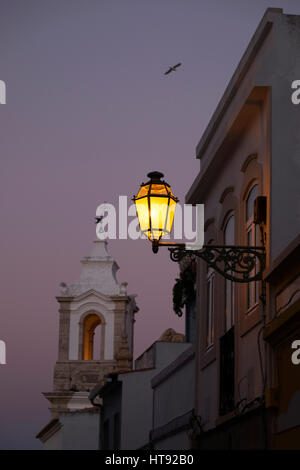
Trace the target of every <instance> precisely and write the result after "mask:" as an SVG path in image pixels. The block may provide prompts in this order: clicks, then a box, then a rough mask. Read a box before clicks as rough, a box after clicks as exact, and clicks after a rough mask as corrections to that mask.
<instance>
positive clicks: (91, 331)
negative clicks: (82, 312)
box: [82, 313, 104, 361]
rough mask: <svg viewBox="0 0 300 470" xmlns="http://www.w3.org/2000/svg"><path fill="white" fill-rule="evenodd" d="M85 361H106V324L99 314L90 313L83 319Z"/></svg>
mask: <svg viewBox="0 0 300 470" xmlns="http://www.w3.org/2000/svg"><path fill="white" fill-rule="evenodd" d="M82 326H83V348H82V356H83V357H82V359H83V360H84V361H93V360H102V359H104V322H103V320H102V319H101V317H100V316H99V315H98V314H97V313H89V314H88V315H86V316H85V318H84V319H83V325H82Z"/></svg>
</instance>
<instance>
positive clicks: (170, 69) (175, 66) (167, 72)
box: [164, 62, 181, 75]
mask: <svg viewBox="0 0 300 470" xmlns="http://www.w3.org/2000/svg"><path fill="white" fill-rule="evenodd" d="M180 66H181V62H178V64H176V65H173V67H170V68H169V69H168V70H167V71H166V72H165V73H164V75H168V74H169V73H171V72H175V71H176V69H177V68H178V67H180Z"/></svg>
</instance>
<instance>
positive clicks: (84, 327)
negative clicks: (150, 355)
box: [37, 240, 138, 448]
mask: <svg viewBox="0 0 300 470" xmlns="http://www.w3.org/2000/svg"><path fill="white" fill-rule="evenodd" d="M81 264H82V272H81V275H80V278H79V280H78V281H77V282H75V283H74V284H72V285H70V286H67V285H66V284H65V283H61V284H60V287H61V291H60V293H59V295H58V296H57V297H56V299H57V301H58V303H59V344H58V360H57V362H56V364H55V368H54V380H53V391H52V392H48V393H44V396H45V397H46V398H47V399H48V400H49V402H50V404H51V405H50V408H49V409H50V412H51V415H52V421H53V420H56V421H57V420H59V421H61V417H62V414H64V415H65V413H68V412H72V413H74V412H76V411H77V412H79V411H80V412H82V411H84V410H88V409H91V408H93V407H92V405H91V402H90V401H89V399H88V395H89V391H90V390H92V389H93V388H94V387H95V386H96V385H97V384H99V382H101V380H102V379H103V377H104V375H106V374H109V373H111V372H114V371H120V370H124V368H125V370H130V369H131V368H132V352H133V326H134V321H135V320H134V316H135V313H136V312H137V311H138V308H137V306H136V303H135V295H128V294H127V283H126V282H123V283H121V284H119V283H118V281H117V279H116V272H117V270H118V269H119V267H118V265H117V263H116V262H115V260H114V259H113V258H112V257H111V256H109V254H108V252H107V242H106V241H103V240H96V241H94V243H93V249H92V252H91V254H90V256H86V257H85V258H83V260H82V261H81ZM96 336H97V338H96ZM124 348H125V350H126V351H125V352H126V354H124ZM124 357H125V358H126V361H125V363H124ZM94 411H95V410H94ZM56 424H57V423H56ZM47 426H49V425H47ZM47 426H46V428H47ZM46 428H44V429H46ZM48 431H49V430H48V428H47V433H48V434H49V432H48ZM37 437H38V438H39V439H41V440H42V442H44V440H45V435H44V434H43V430H42V431H41V432H40V433H39V434H38V436H37ZM45 442H46V441H45ZM45 447H47V446H45ZM62 448H63V447H62Z"/></svg>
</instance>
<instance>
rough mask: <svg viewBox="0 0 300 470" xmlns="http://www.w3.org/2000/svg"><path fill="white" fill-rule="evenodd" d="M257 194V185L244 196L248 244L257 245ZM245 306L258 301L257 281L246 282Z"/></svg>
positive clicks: (250, 305)
mask: <svg viewBox="0 0 300 470" xmlns="http://www.w3.org/2000/svg"><path fill="white" fill-rule="evenodd" d="M257 195H258V185H257V184H255V185H254V186H252V188H251V189H250V191H249V193H248V196H247V198H246V211H245V212H246V235H247V244H248V245H249V246H258V226H257V225H255V223H254V201H255V199H256V198H257ZM247 290H248V292H247V308H248V309H250V308H252V307H253V306H254V305H256V304H257V302H258V285H257V282H249V283H248V289H247Z"/></svg>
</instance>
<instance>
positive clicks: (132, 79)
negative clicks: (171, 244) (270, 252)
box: [0, 0, 300, 449]
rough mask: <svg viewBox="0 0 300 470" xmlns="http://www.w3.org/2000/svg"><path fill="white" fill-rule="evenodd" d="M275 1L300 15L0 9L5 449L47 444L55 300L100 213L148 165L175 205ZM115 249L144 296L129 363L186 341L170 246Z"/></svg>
mask: <svg viewBox="0 0 300 470" xmlns="http://www.w3.org/2000/svg"><path fill="white" fill-rule="evenodd" d="M269 6H272V7H281V8H283V10H284V12H285V13H294V14H300V3H299V0H291V1H287V0H283V1H277V0H272V3H271V4H270V3H269V1H264V0H253V1H251V2H250V1H249V0H225V1H224V0H185V1H184V0H26V1H24V0H19V1H17V0H0V80H4V81H5V82H6V86H7V104H6V105H0V132H1V143H0V152H1V153H0V155H1V166H0V177H1V184H0V194H1V198H0V213H1V235H0V236H1V266H2V268H1V281H0V285H1V314H0V340H4V341H5V342H6V346H7V364H6V365H0V449H34V448H36V449H39V448H41V445H40V443H39V441H37V440H36V439H35V435H36V433H37V432H38V431H39V430H40V429H41V428H42V427H43V426H44V425H45V424H46V423H47V422H48V420H49V419H50V414H49V412H48V410H47V407H48V402H47V401H46V399H45V398H43V396H42V394H41V392H43V391H51V390H52V387H53V384H52V375H53V367H54V364H55V361H56V360H57V351H58V319H59V313H58V303H57V301H56V299H55V296H56V295H58V294H59V284H60V282H61V281H64V282H66V283H68V284H70V283H72V282H74V281H76V280H77V279H78V277H79V275H80V270H81V266H80V260H81V259H82V258H83V257H84V256H86V255H89V253H90V251H91V249H92V242H93V240H94V239H95V238H96V233H95V224H94V216H95V213H96V208H97V206H98V205H99V204H101V203H102V202H103V201H108V202H111V203H114V204H115V203H117V201H118V197H119V195H127V196H128V197H129V198H131V197H132V195H133V194H136V193H137V190H138V187H139V184H140V183H141V182H142V181H145V180H146V174H147V173H148V172H149V171H151V170H152V171H153V170H159V171H162V172H163V173H164V174H165V179H166V180H167V181H168V182H169V183H170V184H171V186H172V189H173V191H174V193H175V195H176V196H177V197H178V198H179V199H180V200H181V201H182V202H183V201H184V196H185V194H186V192H187V191H188V189H189V187H190V185H191V183H192V182H193V180H194V178H195V177H196V175H197V173H198V171H199V168H200V165H199V162H198V161H197V160H196V159H195V147H196V145H197V143H198V141H199V139H200V137H201V135H202V133H203V131H204V130H205V127H206V125H207V124H208V122H209V119H210V117H211V115H212V113H213V111H214V110H215V108H216V106H217V104H218V101H219V100H220V98H221V96H222V94H223V92H224V90H225V88H226V86H227V84H228V81H229V80H230V78H231V76H232V74H233V72H234V70H235V68H236V66H237V64H238V62H239V60H240V58H241V56H242V54H243V53H244V51H245V49H246V47H247V45H248V43H249V41H250V39H251V37H252V35H253V33H254V31H255V29H256V27H257V25H258V23H259V21H260V20H261V17H262V16H263V14H264V11H265V9H266V8H267V7H269ZM177 62H182V66H181V67H180V68H179V69H178V70H177V71H176V72H174V73H171V74H169V75H167V76H165V75H164V72H165V70H166V69H167V68H168V67H169V66H170V65H174V64H176V63H177ZM295 78H299V77H295ZM108 248H109V253H110V254H111V255H112V256H113V257H114V258H115V259H116V261H117V262H118V264H119V266H120V270H119V272H118V281H119V282H123V281H127V282H128V292H129V293H135V294H137V304H138V306H139V308H140V311H139V312H138V313H137V315H136V323H135V357H136V356H137V355H139V354H140V353H141V352H142V351H143V350H144V349H145V348H147V347H148V346H150V344H151V343H152V342H153V341H155V340H156V339H157V338H158V337H159V336H160V335H161V334H162V332H163V331H164V330H165V329H166V328H169V327H172V328H174V329H176V330H177V331H181V332H183V331H184V319H183V318H181V319H179V318H178V317H176V315H175V314H174V312H173V311H172V286H173V284H174V279H175V278H176V275H177V266H176V264H175V263H172V262H171V261H170V260H169V255H168V253H167V250H160V252H159V253H158V254H157V255H153V254H152V251H151V246H150V244H149V242H147V241H143V240H139V241H131V240H111V241H110V242H109V247H108Z"/></svg>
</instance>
